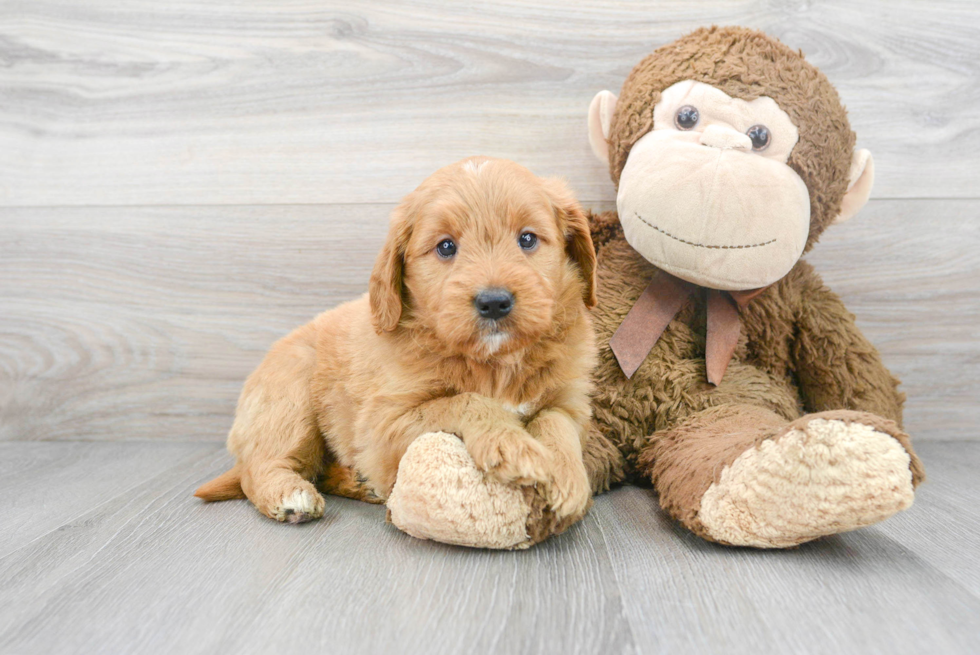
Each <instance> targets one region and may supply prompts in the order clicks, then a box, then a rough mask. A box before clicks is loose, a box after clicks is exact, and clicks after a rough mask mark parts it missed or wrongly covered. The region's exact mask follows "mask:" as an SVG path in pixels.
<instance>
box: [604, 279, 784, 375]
mask: <svg viewBox="0 0 980 655" xmlns="http://www.w3.org/2000/svg"><path fill="white" fill-rule="evenodd" d="M702 288H703V287H699V286H697V285H695V284H691V283H690V282H685V281H684V280H682V279H680V278H677V277H674V276H673V275H671V274H669V273H667V272H665V271H660V272H659V273H658V274H657V276H656V277H654V279H653V281H652V282H650V284H648V285H647V288H646V289H644V290H643V293H642V294H641V295H640V297H639V298H638V299H637V301H636V303H635V304H634V305H633V308H632V309H630V311H629V313H628V314H627V315H626V318H625V319H623V323H622V324H621V325H620V326H619V329H618V330H616V334H614V335H613V336H612V339H610V340H609V347H610V348H612V351H613V354H614V355H616V360H617V361H618V362H619V366H620V368H622V369H623V373H625V374H626V377H627V378H631V377H633V374H634V373H636V369H638V368H640V364H642V363H643V360H645V359H646V358H647V355H648V354H650V351H651V350H652V349H653V346H654V345H655V344H656V343H657V340H658V339H659V338H660V335H662V334H663V332H664V330H666V329H667V324H669V323H670V322H671V321H672V320H673V319H674V317H675V316H677V312H679V311H680V310H681V307H683V306H684V301H685V300H687V298H688V297H689V296H691V295H694V294H696V293H698V292H699V290H700V289H702ZM768 288H769V287H762V288H761V289H752V290H750V291H718V290H716V289H707V288H705V289H704V290H705V292H706V293H707V296H708V337H707V344H706V346H705V354H704V359H705V364H706V367H707V370H708V382H710V383H711V384H713V385H718V384H719V383H720V382H721V379H722V377H724V375H725V370H726V369H727V368H728V362H729V361H731V359H732V354H733V353H734V352H735V346H737V345H738V335H739V333H740V332H741V330H742V327H741V323H740V322H739V320H738V312H739V310H742V309H744V308H745V306H746V305H748V304H749V301H751V300H752V299H753V298H755V297H756V296H758V295H759V294H761V293H762V292H763V291H765V290H766V289H768Z"/></svg>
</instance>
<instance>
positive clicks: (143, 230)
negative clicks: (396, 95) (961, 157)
mask: <svg viewBox="0 0 980 655" xmlns="http://www.w3.org/2000/svg"><path fill="white" fill-rule="evenodd" d="M391 207H392V206H391V205H327V206H278V207H172V208H161V207H145V208H47V209H11V208H8V209H4V210H0V234H3V235H4V236H5V238H4V239H3V240H0V440H12V439H27V440H57V439H99V440H105V439H109V440H131V439H148V438H152V439H167V440H172V441H183V440H211V441H220V440H223V439H224V435H225V433H226V431H227V429H228V427H230V425H231V417H232V414H233V411H234V404H235V401H236V399H237V396H238V392H239V390H240V388H241V384H242V382H243V381H244V379H245V377H246V376H247V375H248V373H249V372H250V371H251V370H252V369H253V368H254V367H255V366H256V365H257V364H258V363H259V361H261V358H262V356H263V355H264V353H265V352H266V350H268V348H269V346H270V345H271V344H272V342H274V341H275V340H276V339H278V338H279V337H281V336H283V335H285V334H286V333H287V332H288V331H289V330H291V329H292V328H293V327H295V326H297V325H299V324H301V323H304V322H306V321H307V320H309V319H310V318H312V317H313V316H314V315H315V314H317V313H318V312H319V311H322V310H324V309H327V308H329V307H331V306H333V305H335V304H337V303H339V302H342V301H345V300H349V299H351V298H354V297H356V296H358V295H360V294H361V293H363V292H365V291H366V290H367V280H368V276H369V274H370V269H371V266H372V264H373V260H374V256H375V253H376V252H377V251H378V249H379V248H380V246H381V243H382V240H383V235H384V233H385V230H386V223H387V220H388V214H389V212H390V210H391ZM978 214H980V201H975V200H953V201H931V200H930V201H925V200H915V201H873V202H872V203H871V204H870V206H869V208H868V209H867V210H866V211H865V213H863V214H862V215H861V216H859V217H858V218H856V219H854V220H853V221H852V222H850V223H847V224H844V225H841V226H836V227H834V228H833V229H831V230H830V231H828V232H827V234H826V235H825V236H824V239H823V243H821V244H820V245H819V246H818V247H817V248H816V250H814V252H813V253H812V254H811V255H810V256H809V259H810V260H811V261H813V263H814V264H815V265H816V267H817V269H818V270H820V271H822V272H824V277H825V280H826V281H827V283H828V284H829V285H830V286H831V288H834V289H835V290H837V291H838V292H839V293H840V294H841V295H842V296H843V298H844V300H845V301H846V302H847V304H848V306H849V308H850V309H851V311H853V312H855V313H856V314H857V316H858V319H859V323H860V325H861V327H862V328H863V329H864V330H865V332H866V333H867V335H868V336H869V337H870V338H871V340H872V341H873V342H874V343H876V344H877V345H878V347H879V348H880V349H881V351H882V353H883V355H884V358H885V361H886V363H887V364H888V365H889V366H890V367H891V368H892V369H893V370H894V371H895V372H896V373H897V374H898V375H899V376H900V377H901V378H902V379H903V380H904V382H905V387H904V388H905V390H906V391H907V392H908V394H909V401H908V410H907V414H906V419H907V421H906V422H907V426H908V428H909V430H910V432H911V433H912V434H913V435H914V436H915V437H916V438H917V439H974V438H976V437H977V425H978V424H980V327H978V326H980V305H978V304H977V302H976V298H977V297H978V292H980V254H978V253H980V223H978V222H977V220H976V217H977V215H978Z"/></svg>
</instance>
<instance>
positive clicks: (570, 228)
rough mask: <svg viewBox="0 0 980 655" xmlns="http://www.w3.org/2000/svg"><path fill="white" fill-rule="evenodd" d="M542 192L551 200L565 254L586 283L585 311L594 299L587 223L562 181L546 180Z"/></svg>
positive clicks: (590, 306)
mask: <svg viewBox="0 0 980 655" xmlns="http://www.w3.org/2000/svg"><path fill="white" fill-rule="evenodd" d="M545 188H546V189H547V191H548V196H549V197H550V198H551V204H552V207H553V208H554V212H555V218H556V219H557V221H558V229H559V230H561V232H562V234H564V235H565V242H566V246H565V249H566V252H567V253H568V256H569V257H570V258H571V259H572V261H574V262H575V263H576V264H578V267H579V270H580V271H581V272H582V281H583V282H585V289H584V291H583V294H582V296H583V299H584V300H585V305H586V307H589V308H592V307H595V305H596V295H595V286H596V281H595V266H596V260H595V247H594V246H593V245H592V230H591V229H590V227H589V219H588V218H586V217H585V212H583V211H582V207H581V205H579V204H578V201H577V200H576V199H575V196H574V195H572V192H571V191H570V190H569V188H568V186H567V185H566V184H565V181H564V180H562V179H559V178H551V179H549V180H545Z"/></svg>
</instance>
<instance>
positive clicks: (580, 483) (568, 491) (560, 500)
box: [545, 458, 592, 519]
mask: <svg viewBox="0 0 980 655" xmlns="http://www.w3.org/2000/svg"><path fill="white" fill-rule="evenodd" d="M551 475H552V481H551V484H549V485H548V487H547V490H546V493H545V497H546V499H547V501H548V505H550V506H551V509H552V510H553V511H554V512H555V515H556V516H557V517H558V518H560V519H562V518H565V517H574V518H576V519H577V518H580V517H582V516H583V515H584V514H585V511H586V510H587V509H589V504H590V503H591V501H592V488H591V487H590V485H589V476H588V474H587V473H586V472H585V465H584V464H583V463H582V462H581V460H577V461H571V460H557V458H556V462H555V466H554V467H553V470H552V474H551Z"/></svg>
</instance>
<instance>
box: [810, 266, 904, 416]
mask: <svg viewBox="0 0 980 655" xmlns="http://www.w3.org/2000/svg"><path fill="white" fill-rule="evenodd" d="M808 273H809V275H805V276H803V279H802V284H801V286H800V295H799V306H798V307H797V318H796V333H795V338H794V341H793V344H792V350H791V352H792V358H793V365H794V368H795V370H796V375H797V379H798V380H799V384H800V391H801V392H802V395H803V402H804V406H805V409H806V411H808V412H821V411H825V410H831V409H850V410H856V411H864V412H870V413H872V414H877V415H878V416H882V417H884V418H888V419H891V420H893V421H895V422H896V423H898V424H899V425H901V424H902V405H903V403H904V402H905V394H904V393H902V392H900V391H899V390H898V384H899V381H898V379H897V378H895V376H893V375H892V374H891V373H890V372H889V371H888V369H887V368H885V365H884V364H883V363H882V361H881V355H880V354H879V353H878V351H877V349H876V348H875V347H874V346H873V345H871V343H870V342H869V341H868V340H867V339H866V338H865V337H864V335H863V334H861V331H860V330H859V329H858V327H857V325H856V324H855V323H854V315H853V314H851V313H850V312H849V311H847V308H846V307H845V306H844V303H843V302H842V301H841V299H840V298H839V297H838V296H837V294H835V293H834V292H833V291H831V290H830V289H828V288H827V287H826V286H824V284H823V281H822V280H821V279H820V277H819V276H818V275H817V274H816V273H814V272H813V270H812V269H810V270H809V271H808Z"/></svg>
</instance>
